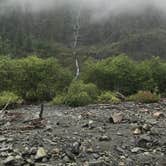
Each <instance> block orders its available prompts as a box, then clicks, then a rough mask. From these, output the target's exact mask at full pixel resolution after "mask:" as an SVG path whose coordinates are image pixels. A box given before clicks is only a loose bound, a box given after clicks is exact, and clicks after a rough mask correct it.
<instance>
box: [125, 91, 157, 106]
mask: <svg viewBox="0 0 166 166" xmlns="http://www.w3.org/2000/svg"><path fill="white" fill-rule="evenodd" d="M127 100H128V101H135V102H140V103H156V102H158V101H159V100H160V97H159V96H158V95H157V94H154V93H152V92H150V91H139V92H138V93H137V94H135V95H131V96H129V97H128V99H127Z"/></svg>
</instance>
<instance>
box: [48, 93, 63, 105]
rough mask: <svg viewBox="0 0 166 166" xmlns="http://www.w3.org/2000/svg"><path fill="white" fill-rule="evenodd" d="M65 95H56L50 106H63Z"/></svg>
mask: <svg viewBox="0 0 166 166" xmlns="http://www.w3.org/2000/svg"><path fill="white" fill-rule="evenodd" d="M64 100H65V95H57V96H56V97H54V98H53V100H52V102H51V104H53V105H63V104H64V103H65V101H64Z"/></svg>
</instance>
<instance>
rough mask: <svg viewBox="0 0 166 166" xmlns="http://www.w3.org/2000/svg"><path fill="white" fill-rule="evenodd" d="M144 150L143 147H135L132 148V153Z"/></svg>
mask: <svg viewBox="0 0 166 166" xmlns="http://www.w3.org/2000/svg"><path fill="white" fill-rule="evenodd" d="M142 150H143V149H142V148H139V147H135V148H133V149H131V152H132V153H138V152H140V151H142Z"/></svg>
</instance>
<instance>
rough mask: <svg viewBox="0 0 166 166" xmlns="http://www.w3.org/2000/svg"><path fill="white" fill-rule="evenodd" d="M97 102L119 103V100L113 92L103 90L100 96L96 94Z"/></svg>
mask: <svg viewBox="0 0 166 166" xmlns="http://www.w3.org/2000/svg"><path fill="white" fill-rule="evenodd" d="M98 102H99V103H106V104H109V103H110V104H111V103H112V104H114V103H119V102H120V100H119V99H118V98H117V97H116V95H115V94H114V93H113V92H110V91H105V92H102V93H101V95H100V96H98Z"/></svg>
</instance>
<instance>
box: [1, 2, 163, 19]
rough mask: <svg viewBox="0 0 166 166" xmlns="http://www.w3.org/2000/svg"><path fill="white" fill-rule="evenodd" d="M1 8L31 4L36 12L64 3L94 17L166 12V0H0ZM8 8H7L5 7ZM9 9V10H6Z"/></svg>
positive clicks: (21, 6) (23, 6) (22, 6)
mask: <svg viewBox="0 0 166 166" xmlns="http://www.w3.org/2000/svg"><path fill="white" fill-rule="evenodd" d="M0 1H1V2H2V3H1V4H0V5H1V6H0V7H1V9H2V8H3V9H5V6H6V7H8V8H9V7H10V6H19V8H20V9H21V8H22V9H24V8H25V6H27V5H28V6H29V7H30V6H31V8H32V10H33V11H34V12H37V11H42V10H49V9H51V8H58V7H60V6H63V5H69V6H75V8H76V6H79V5H81V7H82V9H89V10H91V11H92V12H93V16H94V17H107V16H109V15H110V14H114V15H116V14H123V13H131V14H134V13H136V14H137V13H141V12H142V11H145V10H146V9H147V8H151V7H155V8H157V9H159V10H160V11H161V12H164V13H166V0H0ZM5 10H6V9H5ZM6 11H7V10H6Z"/></svg>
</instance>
